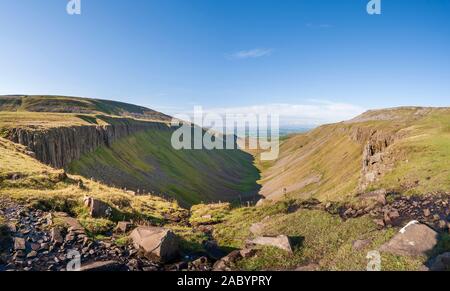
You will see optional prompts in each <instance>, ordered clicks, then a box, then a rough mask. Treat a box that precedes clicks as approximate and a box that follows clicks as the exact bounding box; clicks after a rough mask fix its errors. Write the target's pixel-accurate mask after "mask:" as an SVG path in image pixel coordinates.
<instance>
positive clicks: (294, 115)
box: [179, 100, 366, 126]
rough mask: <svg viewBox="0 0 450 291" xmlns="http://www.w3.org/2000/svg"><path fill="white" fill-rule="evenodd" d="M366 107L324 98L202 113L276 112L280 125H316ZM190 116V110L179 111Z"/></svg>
mask: <svg viewBox="0 0 450 291" xmlns="http://www.w3.org/2000/svg"><path fill="white" fill-rule="evenodd" d="M365 111H366V109H365V108H362V107H360V106H357V105H353V104H347V103H339V102H332V101H326V100H308V102H305V103H304V104H288V103H272V104H262V105H252V106H242V107H220V108H203V112H204V114H207V113H213V114H218V115H223V116H224V115H225V114H227V113H228V114H236V115H238V114H243V115H246V114H278V115H279V117H280V124H281V125H282V126H290V125H295V126H318V125H321V124H327V123H334V122H340V121H345V120H349V119H352V118H354V117H356V116H358V115H360V114H361V113H363V112H365ZM179 113H183V114H187V115H189V116H191V114H192V111H191V110H190V111H185V112H179Z"/></svg>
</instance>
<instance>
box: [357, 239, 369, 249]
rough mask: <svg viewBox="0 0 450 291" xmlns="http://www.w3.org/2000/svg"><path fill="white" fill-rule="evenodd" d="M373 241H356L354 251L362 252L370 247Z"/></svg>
mask: <svg viewBox="0 0 450 291" xmlns="http://www.w3.org/2000/svg"><path fill="white" fill-rule="evenodd" d="M371 242H372V241H371V240H370V239H365V240H356V241H354V242H353V249H354V250H355V251H360V250H363V249H365V248H366V247H368V246H369V245H370V243H371Z"/></svg>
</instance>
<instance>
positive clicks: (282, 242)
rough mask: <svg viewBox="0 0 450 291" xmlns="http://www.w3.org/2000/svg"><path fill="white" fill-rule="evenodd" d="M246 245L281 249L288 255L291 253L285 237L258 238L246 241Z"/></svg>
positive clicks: (289, 243) (290, 247)
mask: <svg viewBox="0 0 450 291" xmlns="http://www.w3.org/2000/svg"><path fill="white" fill-rule="evenodd" d="M247 245H261V246H271V247H276V248H279V249H282V250H284V251H286V252H288V253H293V251H292V246H291V242H290V240H289V238H288V237H287V236H285V235H279V236H276V237H269V236H260V237H257V238H255V239H252V240H248V241H247Z"/></svg>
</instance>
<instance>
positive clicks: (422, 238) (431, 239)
mask: <svg viewBox="0 0 450 291" xmlns="http://www.w3.org/2000/svg"><path fill="white" fill-rule="evenodd" d="M437 243H438V233H437V232H435V231H434V230H433V229H431V228H430V227H428V226H426V225H424V224H421V223H419V222H417V221H411V222H410V223H408V224H407V225H406V226H405V227H404V228H402V229H401V230H400V232H399V233H398V234H397V235H395V236H394V237H393V238H392V239H391V240H390V241H389V242H387V243H385V244H384V245H382V246H381V248H380V251H382V252H386V253H391V254H395V255H400V256H427V255H429V254H430V252H431V251H432V250H433V248H434V247H435V246H436V245H437Z"/></svg>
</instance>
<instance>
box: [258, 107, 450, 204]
mask: <svg viewBox="0 0 450 291" xmlns="http://www.w3.org/2000/svg"><path fill="white" fill-rule="evenodd" d="M449 121H450V109H421V108H399V109H393V110H382V111H371V112H368V113H366V114H364V115H362V116H360V117H358V118H357V119H355V120H353V121H351V122H345V123H338V124H332V125H325V126H322V127H319V128H317V129H315V130H313V131H311V132H309V133H306V134H301V135H295V136H291V137H290V138H289V139H287V140H286V141H284V142H283V143H282V145H281V150H280V152H281V154H280V157H279V159H278V160H277V161H275V162H274V163H272V164H268V165H264V168H265V169H266V170H264V171H263V173H262V180H261V183H262V185H263V187H262V193H263V195H265V196H268V197H269V198H272V199H280V198H281V196H282V189H283V188H287V192H288V196H289V197H291V198H298V197H301V198H307V197H311V196H312V197H316V198H319V199H321V200H345V199H350V198H351V197H353V196H354V195H355V194H357V192H358V184H359V180H360V177H361V169H362V153H363V147H364V145H365V142H366V141H364V140H363V141H357V140H356V139H355V138H353V137H354V135H355V133H356V132H357V131H358V130H360V131H362V132H370V131H371V130H376V131H381V132H385V133H390V134H396V133H398V134H401V135H402V136H403V138H402V139H399V140H397V141H396V142H395V143H394V144H393V145H392V146H391V149H390V150H391V152H392V155H393V159H394V160H395V166H394V170H393V171H392V172H388V173H387V174H386V175H384V176H383V177H381V180H380V181H379V182H376V183H375V184H373V185H371V188H380V187H383V188H388V189H394V190H398V191H402V192H407V193H423V192H432V191H449V190H450V175H449V163H450V151H449V148H450V134H449ZM312 177H321V180H320V182H317V183H316V182H315V181H314V179H313V180H311V178H312ZM308 181H309V182H311V181H313V183H307V182H308ZM415 181H419V184H418V185H415V186H414V187H411V186H408V187H406V186H405V187H404V186H402V185H412V184H415ZM302 182H303V183H302ZM406 188H407V189H406Z"/></svg>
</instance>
